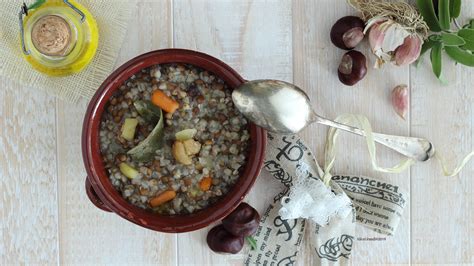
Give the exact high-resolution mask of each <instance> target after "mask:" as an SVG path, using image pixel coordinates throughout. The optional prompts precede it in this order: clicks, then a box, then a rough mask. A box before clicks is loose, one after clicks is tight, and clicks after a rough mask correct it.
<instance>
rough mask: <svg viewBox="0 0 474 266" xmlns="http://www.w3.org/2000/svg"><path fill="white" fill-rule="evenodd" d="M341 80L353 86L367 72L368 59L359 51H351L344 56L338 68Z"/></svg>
mask: <svg viewBox="0 0 474 266" xmlns="http://www.w3.org/2000/svg"><path fill="white" fill-rule="evenodd" d="M337 74H338V77H339V80H340V81H341V82H342V83H344V84H345V85H348V86H352V85H354V84H356V83H357V82H359V81H360V80H361V79H363V78H364V77H365V74H367V60H366V58H365V56H364V55H363V54H362V53H361V52H359V51H349V52H347V53H345V54H344V56H342V60H341V63H340V64H339V68H338V69H337Z"/></svg>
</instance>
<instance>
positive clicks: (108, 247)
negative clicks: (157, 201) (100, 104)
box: [57, 1, 177, 265]
mask: <svg viewBox="0 0 474 266" xmlns="http://www.w3.org/2000/svg"><path fill="white" fill-rule="evenodd" d="M137 6H138V8H137V10H136V13H135V15H134V16H133V19H132V21H130V26H129V29H128V34H129V36H131V40H134V41H126V42H125V43H124V45H123V47H122V50H121V53H120V58H119V59H118V64H117V65H120V64H122V63H123V62H125V61H127V60H129V59H131V58H132V57H135V56H136V55H138V54H141V53H144V52H148V51H150V50H155V49H159V48H166V47H169V46H170V45H171V44H170V40H171V2H170V1H140V2H138V4H137ZM87 102H88V101H86V100H84V101H81V102H80V103H79V104H75V105H72V104H69V103H65V102H63V101H58V102H57V120H58V174H59V179H58V188H59V207H60V209H59V237H60V238H59V246H60V262H61V264H85V265H92V264H110V265H133V264H135V265H139V264H149V265H152V264H154V265H156V264H158V265H174V264H176V260H177V257H176V252H177V250H176V235H173V234H162V233H157V232H153V231H150V230H147V229H144V228H142V227H138V226H136V225H134V224H132V223H129V222H127V221H126V220H124V219H122V218H120V217H119V216H117V215H116V214H113V213H107V212H104V211H101V210H99V209H97V208H96V207H95V206H94V205H92V204H91V203H90V201H89V199H88V198H87V196H86V193H85V190H84V181H85V177H86V173H85V169H84V166H83V163H82V153H81V130H82V120H83V117H84V114H85V110H86V108H87Z"/></svg>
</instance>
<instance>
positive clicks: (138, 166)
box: [100, 64, 250, 215]
mask: <svg viewBox="0 0 474 266" xmlns="http://www.w3.org/2000/svg"><path fill="white" fill-rule="evenodd" d="M249 141H250V134H249V131H248V123H247V120H246V119H245V118H244V117H243V116H242V115H241V114H240V112H238V110H237V109H236V108H235V107H234V105H233V103H232V98H231V91H230V89H228V88H227V85H226V84H225V83H224V81H223V80H221V79H220V78H218V77H216V76H215V75H213V74H212V73H209V72H207V71H205V70H202V69H200V68H197V67H195V66H192V65H184V64H162V65H156V66H152V67H149V68H145V69H143V70H142V71H140V72H139V73H137V74H135V75H134V76H132V77H131V78H130V79H128V80H127V81H126V82H124V84H122V85H121V86H120V88H119V90H118V91H117V92H116V93H115V94H114V95H113V96H112V97H111V98H110V99H109V102H108V104H107V106H106V110H105V112H104V114H103V115H102V118H101V124H100V149H101V154H102V157H103V161H104V166H105V168H106V171H107V173H108V175H109V178H110V181H111V183H112V185H113V186H114V187H115V189H116V190H117V191H118V192H119V193H120V194H121V195H122V197H123V198H124V199H126V200H127V201H128V202H129V203H131V204H133V205H135V206H138V207H140V208H143V209H146V210H150V211H153V212H156V213H159V214H163V215H176V214H190V213H194V212H196V211H198V210H201V209H204V208H206V207H208V206H209V205H211V204H213V203H215V202H216V201H218V200H219V198H221V197H222V196H223V195H225V194H226V193H227V192H228V191H229V190H230V189H231V188H232V186H233V185H234V184H235V183H236V181H237V180H238V178H239V177H240V173H241V171H242V170H243V169H244V166H245V163H246V160H247V156H248V154H247V152H248V148H249V147H248V146H249Z"/></svg>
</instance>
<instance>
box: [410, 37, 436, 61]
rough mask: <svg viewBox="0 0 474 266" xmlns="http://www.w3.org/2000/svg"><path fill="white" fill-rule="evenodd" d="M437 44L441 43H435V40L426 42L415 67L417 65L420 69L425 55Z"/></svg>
mask: <svg viewBox="0 0 474 266" xmlns="http://www.w3.org/2000/svg"><path fill="white" fill-rule="evenodd" d="M436 43H439V41H434V40H430V39H426V40H425V41H424V42H423V46H421V51H420V56H418V59H417V60H416V63H415V65H416V66H417V67H418V65H419V64H420V63H421V60H422V57H423V55H424V54H425V53H426V52H428V50H430V49H431V48H433V46H434V45H435V44H436Z"/></svg>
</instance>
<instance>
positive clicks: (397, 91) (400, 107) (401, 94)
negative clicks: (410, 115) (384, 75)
mask: <svg viewBox="0 0 474 266" xmlns="http://www.w3.org/2000/svg"><path fill="white" fill-rule="evenodd" d="M409 104H410V102H409V93H408V87H407V85H398V86H396V87H395V88H394V89H393V90H392V106H393V109H394V110H395V112H396V113H397V114H398V115H399V116H400V117H401V118H402V119H403V120H405V116H406V114H407V112H408V106H409Z"/></svg>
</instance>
